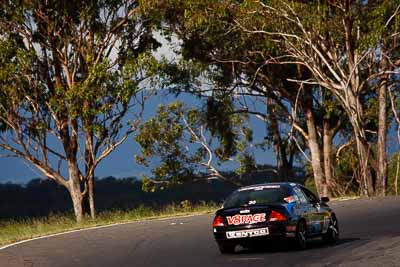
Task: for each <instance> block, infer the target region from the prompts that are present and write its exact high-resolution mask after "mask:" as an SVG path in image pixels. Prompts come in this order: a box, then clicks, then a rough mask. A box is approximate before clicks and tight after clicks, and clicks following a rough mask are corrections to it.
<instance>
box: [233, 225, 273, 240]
mask: <svg viewBox="0 0 400 267" xmlns="http://www.w3.org/2000/svg"><path fill="white" fill-rule="evenodd" d="M265 235H269V231H268V228H267V227H266V228H258V229H252V230H242V231H230V232H226V237H227V238H228V239H231V238H246V237H255V236H265Z"/></svg>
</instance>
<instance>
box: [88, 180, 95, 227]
mask: <svg viewBox="0 0 400 267" xmlns="http://www.w3.org/2000/svg"><path fill="white" fill-rule="evenodd" d="M88 197H89V207H90V217H92V219H94V218H96V208H95V205H94V177H93V175H92V176H90V177H88Z"/></svg>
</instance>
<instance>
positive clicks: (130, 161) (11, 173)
mask: <svg viewBox="0 0 400 267" xmlns="http://www.w3.org/2000/svg"><path fill="white" fill-rule="evenodd" d="M174 100H180V101H182V102H185V103H186V104H188V105H192V106H193V105H201V102H200V100H198V99H197V98H195V97H193V96H190V95H188V94H182V95H180V96H178V97H176V96H174V95H167V94H163V93H161V94H158V95H156V96H154V97H152V98H151V99H150V100H149V101H148V102H147V103H146V106H145V112H144V120H147V119H149V118H150V117H152V116H153V115H154V114H155V111H156V109H157V107H158V105H160V104H168V103H170V102H172V101H174ZM251 126H252V129H253V132H254V138H255V140H256V141H260V140H262V139H263V138H264V136H265V134H266V129H265V124H264V123H263V122H261V121H259V120H256V119H251ZM133 138H134V136H133V135H132V136H131V137H130V138H128V140H127V141H126V142H125V143H124V144H123V145H121V146H120V147H119V148H118V149H117V150H116V151H115V152H113V153H112V154H111V155H110V156H109V157H108V158H106V159H105V160H104V161H103V162H102V163H101V164H100V165H99V166H98V168H97V169H96V173H95V175H96V176H97V177H106V176H115V177H131V176H136V177H140V176H141V174H146V173H149V171H150V169H149V168H146V167H144V166H141V165H138V164H137V163H136V162H135V160H134V155H135V154H136V153H138V152H139V151H140V148H139V146H138V145H137V144H136V143H135V141H134V140H133ZM255 156H256V158H257V161H258V163H261V164H263V163H268V164H275V159H274V155H273V153H272V151H268V150H267V151H262V150H256V151H255ZM227 166H230V165H227ZM225 168H228V167H225ZM0 170H1V171H0V183H5V182H13V183H26V182H28V181H29V180H31V179H32V178H38V177H41V178H44V177H43V175H42V174H41V173H40V172H39V171H37V170H36V169H35V168H34V167H32V166H30V164H29V163H27V162H25V161H23V160H22V159H19V158H0Z"/></svg>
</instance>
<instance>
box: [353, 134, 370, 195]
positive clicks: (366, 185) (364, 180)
mask: <svg viewBox="0 0 400 267" xmlns="http://www.w3.org/2000/svg"><path fill="white" fill-rule="evenodd" d="M355 139H356V145H357V153H358V159H359V162H360V184H361V194H362V195H364V196H373V195H374V184H373V181H372V173H371V167H370V162H369V158H370V148H369V145H368V143H366V140H365V139H364V138H362V137H361V136H359V133H358V132H355Z"/></svg>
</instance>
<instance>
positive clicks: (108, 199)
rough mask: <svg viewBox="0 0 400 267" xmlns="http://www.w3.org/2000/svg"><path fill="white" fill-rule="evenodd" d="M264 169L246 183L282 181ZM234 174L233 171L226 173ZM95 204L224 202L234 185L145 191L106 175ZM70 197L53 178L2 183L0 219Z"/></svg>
mask: <svg viewBox="0 0 400 267" xmlns="http://www.w3.org/2000/svg"><path fill="white" fill-rule="evenodd" d="M259 169H261V171H258V172H256V173H252V174H246V175H243V176H242V178H241V180H240V181H241V182H242V183H243V185H247V184H255V183H264V182H276V181H281V179H279V177H277V175H276V174H275V173H274V172H273V171H272V168H271V167H270V166H260V168H259ZM297 172H298V173H297V175H296V177H294V178H293V179H292V180H291V181H296V182H300V183H302V182H303V181H304V174H303V172H302V171H301V170H300V169H299V170H297ZM225 175H233V173H225ZM95 183H96V184H95V188H96V192H95V194H96V195H95V199H96V207H97V209H98V210H99V211H104V210H110V209H130V208H133V207H137V206H139V205H147V206H154V207H160V206H163V205H166V204H169V203H172V202H175V203H179V202H181V201H183V200H189V201H191V202H200V201H206V202H209V201H214V202H222V201H223V199H224V198H225V197H226V196H227V195H228V194H229V193H230V192H232V191H233V190H234V189H236V186H235V185H232V184H228V183H225V182H222V181H218V180H213V181H208V182H196V183H186V184H182V185H176V186H172V187H170V188H167V189H165V190H159V191H156V192H153V193H151V192H144V191H142V182H141V181H140V180H138V179H136V178H132V177H131V178H123V179H117V178H114V177H106V178H102V179H96V182H95ZM70 205H71V201H70V199H69V195H68V193H67V192H66V190H65V189H64V188H62V187H60V186H58V185H57V184H55V183H54V182H53V181H51V180H41V179H33V180H31V181H30V182H29V183H28V184H26V185H25V186H22V185H19V184H11V183H7V184H0V219H6V218H17V217H34V216H46V215H48V214H50V213H59V212H68V211H70V210H71V206H70Z"/></svg>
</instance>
